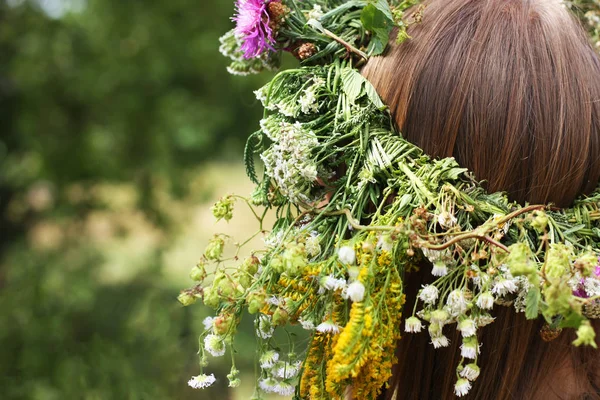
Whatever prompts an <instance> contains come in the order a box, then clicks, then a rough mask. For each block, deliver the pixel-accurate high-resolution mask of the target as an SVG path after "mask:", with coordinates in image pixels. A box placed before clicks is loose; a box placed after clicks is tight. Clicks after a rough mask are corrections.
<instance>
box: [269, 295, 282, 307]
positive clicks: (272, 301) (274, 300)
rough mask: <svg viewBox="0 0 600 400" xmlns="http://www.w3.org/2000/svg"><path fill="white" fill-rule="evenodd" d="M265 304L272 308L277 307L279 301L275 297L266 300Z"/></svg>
mask: <svg viewBox="0 0 600 400" xmlns="http://www.w3.org/2000/svg"><path fill="white" fill-rule="evenodd" d="M267 303H268V304H270V305H272V306H279V305H280V304H281V300H280V299H279V298H277V296H271V297H269V298H268V299H267Z"/></svg>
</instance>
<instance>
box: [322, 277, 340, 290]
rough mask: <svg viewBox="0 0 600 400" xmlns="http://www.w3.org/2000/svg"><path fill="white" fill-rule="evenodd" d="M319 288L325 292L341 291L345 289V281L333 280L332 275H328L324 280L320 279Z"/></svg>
mask: <svg viewBox="0 0 600 400" xmlns="http://www.w3.org/2000/svg"><path fill="white" fill-rule="evenodd" d="M321 286H322V287H324V288H325V289H327V290H333V291H336V290H343V289H345V288H346V280H345V279H337V278H334V277H333V275H328V276H326V277H324V278H321Z"/></svg>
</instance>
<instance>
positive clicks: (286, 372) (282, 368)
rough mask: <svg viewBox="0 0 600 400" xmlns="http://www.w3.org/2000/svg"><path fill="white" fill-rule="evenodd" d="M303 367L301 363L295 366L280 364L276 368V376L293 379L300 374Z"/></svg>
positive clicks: (298, 362) (296, 363)
mask: <svg viewBox="0 0 600 400" xmlns="http://www.w3.org/2000/svg"><path fill="white" fill-rule="evenodd" d="M301 365H302V363H301V362H300V361H297V362H295V363H294V364H290V363H288V362H282V363H278V364H277V365H276V366H275V371H274V374H275V376H276V377H278V378H281V379H292V378H294V377H295V376H296V375H298V372H300V366H301Z"/></svg>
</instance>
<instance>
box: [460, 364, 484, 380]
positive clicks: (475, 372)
mask: <svg viewBox="0 0 600 400" xmlns="http://www.w3.org/2000/svg"><path fill="white" fill-rule="evenodd" d="M479 372H480V370H479V367H478V366H477V364H474V363H471V364H467V366H466V367H464V368H463V370H462V371H460V376H461V377H463V378H465V379H468V380H470V381H474V380H475V379H477V378H478V377H479Z"/></svg>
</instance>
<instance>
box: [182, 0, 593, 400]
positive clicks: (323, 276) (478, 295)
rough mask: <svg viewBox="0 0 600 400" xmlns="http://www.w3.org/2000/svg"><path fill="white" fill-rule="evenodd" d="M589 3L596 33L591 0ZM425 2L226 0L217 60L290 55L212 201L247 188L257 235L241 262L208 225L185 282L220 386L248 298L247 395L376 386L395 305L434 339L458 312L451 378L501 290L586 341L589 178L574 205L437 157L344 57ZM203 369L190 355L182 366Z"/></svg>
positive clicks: (250, 68)
mask: <svg viewBox="0 0 600 400" xmlns="http://www.w3.org/2000/svg"><path fill="white" fill-rule="evenodd" d="M583 3H584V4H585V5H586V7H588V12H587V14H585V15H584V14H583V13H580V15H581V16H582V17H584V18H586V23H587V24H589V27H590V33H591V35H592V36H593V37H594V40H596V41H598V39H599V36H598V35H599V32H600V30H599V26H600V24H599V22H600V12H599V10H600V4H598V3H597V2H595V0H594V1H592V2H587V1H586V2H583ZM577 5H579V6H582V4H577ZM579 10H581V8H580V9H579ZM423 11H424V8H423V7H422V6H419V5H418V4H417V2H416V1H413V0H407V1H389V2H388V1H386V0H365V1H362V0H352V1H343V0H303V1H300V0H238V1H237V14H236V16H235V17H234V19H233V20H234V21H235V22H236V27H235V29H233V30H232V31H231V32H229V33H227V34H226V35H225V36H223V38H222V39H221V51H222V53H223V54H225V55H226V56H228V57H230V58H231V59H232V63H231V65H230V66H229V71H230V72H232V73H235V74H241V75H244V74H248V73H255V72H259V71H262V70H264V69H275V68H277V66H278V63H279V58H280V55H281V53H282V52H290V53H292V54H293V55H294V56H295V57H296V58H298V59H299V60H300V63H301V64H302V67H299V68H293V69H287V70H283V71H281V72H279V73H278V74H277V75H276V76H275V77H274V78H273V79H272V80H271V81H270V82H269V83H268V84H267V85H265V86H264V87H262V88H260V89H258V90H257V91H256V92H255V93H256V97H257V98H258V100H259V101H260V102H261V103H262V105H263V106H264V108H265V113H264V118H263V119H262V120H261V121H260V129H259V130H258V131H256V132H254V133H253V134H251V135H250V136H249V138H248V142H247V145H246V148H245V152H244V160H245V164H246V169H247V173H248V176H249V178H250V179H251V180H252V181H253V182H254V183H255V184H256V189H255V190H254V192H253V193H252V194H251V195H250V196H249V197H241V196H236V195H228V196H226V197H224V198H223V199H221V200H220V201H219V202H218V203H216V204H215V205H214V207H213V208H212V211H213V214H214V215H215V217H216V218H217V219H225V220H226V221H229V220H231V219H232V217H233V209H234V204H235V203H236V202H241V203H245V205H246V206H247V207H248V209H249V211H250V212H251V213H252V215H254V217H256V220H257V223H258V230H257V233H256V234H255V235H254V236H259V235H265V245H264V247H262V248H259V249H254V250H253V251H251V252H250V253H249V254H250V255H249V256H248V257H247V258H245V259H244V260H243V261H241V262H240V261H238V255H239V254H240V251H241V250H242V248H243V247H244V246H245V244H239V243H234V254H233V255H231V256H225V255H224V254H225V253H224V248H225V245H226V244H227V242H230V238H229V237H228V236H226V235H216V236H215V237H214V238H213V239H212V240H211V241H210V243H209V244H208V246H207V248H206V250H205V252H204V254H203V255H202V257H201V258H200V261H199V262H198V264H197V265H196V266H195V267H194V268H193V269H192V271H191V274H190V276H191V278H192V279H193V280H194V281H196V283H195V285H194V286H193V287H191V288H189V289H186V290H184V291H182V293H181V294H180V296H179V300H180V301H181V303H182V304H184V305H190V304H192V303H194V302H196V301H197V300H201V301H202V302H203V303H204V304H205V305H206V306H208V307H211V308H213V309H214V310H215V311H216V316H215V317H214V318H213V317H209V318H207V319H206V320H205V321H204V328H205V330H204V332H203V333H202V336H201V341H200V343H201V344H203V346H201V347H200V368H201V370H203V369H204V368H206V367H207V366H208V361H209V359H208V355H211V356H213V357H220V356H223V355H224V354H225V353H227V352H229V353H230V354H231V355H232V369H231V372H230V374H229V375H228V380H229V385H230V386H237V385H239V382H240V381H239V371H238V370H237V368H236V366H235V357H234V354H235V342H234V336H235V334H236V331H237V328H238V325H239V323H240V321H241V319H242V317H243V316H244V312H245V311H247V312H249V313H250V314H252V315H254V316H255V319H254V325H255V330H256V338H257V343H258V347H257V349H258V350H257V352H258V355H257V359H258V366H259V367H260V368H259V370H258V371H259V372H258V373H257V385H256V389H255V395H254V397H253V398H261V395H262V394H263V393H277V394H280V395H283V396H291V395H294V396H295V397H294V398H296V399H340V398H343V397H344V394H345V391H346V388H347V387H349V386H352V391H353V396H354V397H355V398H361V399H363V398H364V399H373V398H376V397H377V395H378V394H379V393H380V391H381V390H382V388H383V387H384V385H385V383H386V382H387V381H388V379H389V377H390V375H391V371H392V365H393V364H394V363H395V362H396V361H397V360H396V358H395V356H394V353H395V352H394V349H395V347H396V342H397V341H398V340H399V339H400V336H401V330H402V328H401V324H402V312H404V313H405V314H409V316H408V317H407V318H405V320H404V329H403V330H404V331H405V332H407V333H418V332H421V331H423V330H427V331H428V334H429V335H430V337H431V343H432V345H433V346H434V347H436V348H439V347H446V346H448V344H449V339H448V338H447V337H446V335H445V333H444V332H445V331H446V332H447V331H448V329H452V328H451V327H452V326H454V327H455V329H458V330H459V331H460V333H461V336H462V345H461V356H462V359H461V362H460V364H459V365H458V366H456V376H457V381H456V385H455V394H456V396H464V395H466V394H467V393H468V392H469V390H470V389H471V388H472V385H473V382H474V381H476V379H477V378H478V376H479V375H480V365H479V363H478V358H479V355H480V345H481V344H480V343H479V341H478V337H477V332H478V330H479V329H480V328H482V327H483V326H486V325H489V324H491V323H492V322H493V320H494V317H493V312H494V308H495V307H497V306H500V305H505V306H511V307H513V308H514V309H515V312H521V313H524V314H525V316H526V317H527V318H529V319H533V318H540V317H541V318H543V319H544V320H545V321H546V324H547V326H546V330H547V332H548V333H547V337H548V338H550V337H551V336H553V335H555V334H556V333H557V332H559V331H560V330H561V329H563V328H572V329H575V330H576V332H577V339H576V340H575V341H574V345H576V346H579V345H588V346H593V347H596V342H595V332H594V329H593V327H592V325H591V323H590V319H591V318H599V317H600V266H599V263H598V256H599V255H600V223H599V221H600V189H597V190H596V191H595V192H593V193H592V194H591V195H589V196H585V197H582V198H580V199H578V200H577V201H576V202H575V203H574V204H573V206H572V207H571V208H568V209H556V208H554V207H552V206H551V205H519V204H516V203H514V202H511V201H509V200H508V198H507V197H506V195H505V194H503V193H487V192H486V191H485V190H484V189H483V188H482V186H481V185H480V183H479V182H478V181H477V180H476V179H475V177H474V176H473V174H471V173H470V172H469V171H467V170H466V169H464V168H461V167H460V166H459V165H458V164H457V163H456V161H455V160H454V159H452V158H444V159H432V158H430V157H428V156H427V155H425V154H424V153H423V151H422V150H421V149H419V148H418V147H417V146H415V145H414V144H411V143H410V142H408V141H406V140H405V139H404V138H402V136H401V134H400V133H399V132H398V131H397V130H396V128H395V127H394V124H393V121H392V119H391V117H390V114H389V112H388V110H387V108H386V106H385V105H384V104H383V102H382V101H381V99H380V98H379V96H378V95H377V93H376V91H375V89H374V88H373V86H372V85H371V84H370V83H369V82H368V81H367V80H366V79H365V78H364V77H363V76H362V75H361V74H360V73H359V72H358V70H357V69H356V66H358V65H360V64H361V63H362V62H364V61H365V60H366V59H367V58H368V57H372V56H377V55H381V54H382V53H383V52H384V50H385V47H386V45H387V43H388V38H389V36H390V34H391V33H392V30H394V29H396V30H397V33H396V36H397V40H399V41H402V40H410V39H409V37H408V34H407V30H406V29H407V27H408V26H410V25H411V24H413V23H419V21H420V19H421V16H422V13H423ZM594 35H595V36H594ZM598 44H599V46H600V43H598ZM256 156H257V158H259V159H260V160H261V162H262V165H263V167H264V168H262V173H259V169H258V168H257V166H256V165H255V157H256ZM268 212H271V213H274V214H275V216H276V222H275V223H274V224H273V225H272V226H270V228H269V229H267V226H266V224H267V222H266V221H267V219H266V215H267V213H268ZM248 242H249V240H247V241H246V242H244V243H248ZM232 267H233V268H232ZM419 268H431V283H430V284H428V285H426V286H424V287H423V288H421V289H420V290H419V292H418V295H417V297H418V298H417V299H415V301H414V309H413V310H403V305H404V303H405V295H404V287H403V280H404V278H405V277H406V275H407V274H410V273H412V272H413V271H415V270H417V269H419ZM209 277H210V278H209ZM284 333H287V335H286V334H284ZM298 337H299V338H298ZM303 337H306V338H308V345H306V346H303V343H305V341H304V340H302V339H301V338H303ZM295 338H296V339H295ZM214 381H215V378H214V376H213V375H212V374H211V375H205V374H204V373H203V372H201V375H198V376H196V377H193V378H192V379H191V380H190V381H189V384H190V386H192V387H194V388H204V387H207V386H210V385H211V384H212V383H213V382H214Z"/></svg>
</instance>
